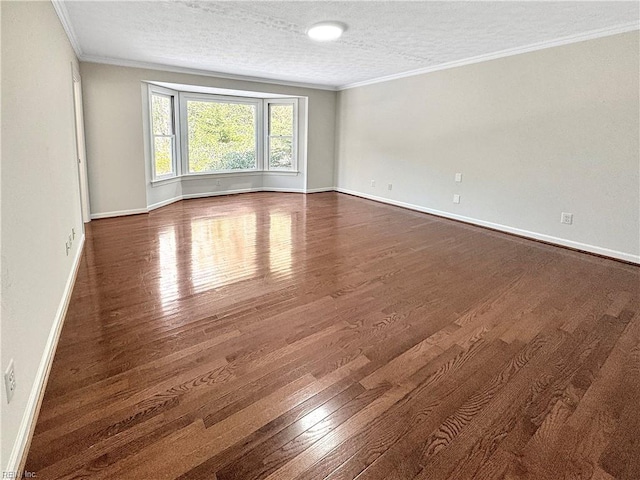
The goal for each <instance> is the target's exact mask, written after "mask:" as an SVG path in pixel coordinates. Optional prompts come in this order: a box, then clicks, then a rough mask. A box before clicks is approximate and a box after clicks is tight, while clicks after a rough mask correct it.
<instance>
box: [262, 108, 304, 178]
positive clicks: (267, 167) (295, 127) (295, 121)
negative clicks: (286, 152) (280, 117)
mask: <svg viewBox="0 0 640 480" xmlns="http://www.w3.org/2000/svg"><path fill="white" fill-rule="evenodd" d="M263 102H264V121H263V124H264V125H263V128H264V134H263V137H264V143H265V145H264V159H263V160H264V171H265V172H271V173H276V172H278V173H290V172H298V99H297V98H268V99H264V101H263ZM274 104H280V105H293V139H292V142H291V145H292V158H291V168H271V166H270V165H269V149H270V147H271V145H270V140H271V136H270V135H269V120H270V118H269V105H274Z"/></svg>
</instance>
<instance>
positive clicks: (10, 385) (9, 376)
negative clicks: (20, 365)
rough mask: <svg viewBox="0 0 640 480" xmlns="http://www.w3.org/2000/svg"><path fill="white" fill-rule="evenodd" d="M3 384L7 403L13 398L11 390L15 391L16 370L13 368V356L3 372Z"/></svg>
mask: <svg viewBox="0 0 640 480" xmlns="http://www.w3.org/2000/svg"><path fill="white" fill-rule="evenodd" d="M4 386H5V388H6V390H7V403H9V402H11V399H12V398H13V392H15V391H16V371H15V370H14V368H13V358H12V359H11V361H10V362H9V366H8V367H7V369H6V370H5V372H4Z"/></svg>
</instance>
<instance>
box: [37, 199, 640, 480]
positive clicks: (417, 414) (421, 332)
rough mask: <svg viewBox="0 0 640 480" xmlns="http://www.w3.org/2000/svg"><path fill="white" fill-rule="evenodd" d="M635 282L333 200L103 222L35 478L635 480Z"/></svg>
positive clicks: (224, 203)
mask: <svg viewBox="0 0 640 480" xmlns="http://www.w3.org/2000/svg"><path fill="white" fill-rule="evenodd" d="M639 286H640V269H639V268H638V267H636V266H632V265H627V264H623V263H620V262H616V261H613V260H608V259H603V258H598V257H594V256H590V255H586V254H582V253H578V252H573V251H569V250H566V249H562V248H558V247H553V246H549V245H544V244H540V243H536V242H533V241H529V240H525V239H520V238H517V237H513V236H509V235H505V234H501V233H497V232H492V231H488V230H484V229H481V228H478V227H474V226H469V225H465V224H461V223H457V222H453V221H449V220H445V219H440V218H437V217H433V216H429V215H425V214H422V213H417V212H412V211H409V210H404V209H401V208H397V207H392V206H388V205H383V204H379V203H375V202H371V201H368V200H363V199H359V198H356V197H352V196H348V195H343V194H338V193H319V194H313V195H299V194H282V193H276V194H271V193H256V194H244V195H240V196H229V197H217V198H209V199H198V200H188V201H182V202H179V203H176V204H173V205H170V206H168V207H165V208H162V209H159V210H156V211H154V212H151V213H150V214H149V215H138V216H132V217H123V218H114V219H105V220H98V221H94V222H92V223H91V224H90V226H89V228H88V230H87V241H86V246H85V253H84V256H83V259H82V263H81V266H80V271H79V274H78V279H77V282H76V285H75V288H74V291H73V297H72V300H71V305H70V308H69V312H68V314H67V318H66V320H65V324H64V329H63V331H62V336H61V339H60V344H59V346H58V349H57V353H56V356H55V360H54V363H53V368H52V372H51V375H50V378H49V383H48V386H47V389H46V394H45V398H44V401H43V405H42V409H41V411H40V416H39V419H38V422H37V426H36V430H35V434H34V437H33V442H32V444H31V448H30V452H29V455H28V459H27V462H26V469H27V470H29V471H33V472H36V473H37V478H40V479H58V478H64V479H72V478H91V479H96V480H97V479H111V478H118V479H154V480H155V479H165V478H167V479H173V478H181V479H209V480H232V479H233V480H240V479H243V480H244V479H269V480H275V479H331V480H338V479H353V478H357V479H358V480H367V479H388V480H392V479H429V480H438V479H543V480H544V479H554V480H555V479H585V480H587V479H592V480H602V479H612V478H616V479H620V480H632V479H633V480H638V479H640V443H639V442H640V440H639V438H640V435H639V432H640V318H639V312H640V296H639Z"/></svg>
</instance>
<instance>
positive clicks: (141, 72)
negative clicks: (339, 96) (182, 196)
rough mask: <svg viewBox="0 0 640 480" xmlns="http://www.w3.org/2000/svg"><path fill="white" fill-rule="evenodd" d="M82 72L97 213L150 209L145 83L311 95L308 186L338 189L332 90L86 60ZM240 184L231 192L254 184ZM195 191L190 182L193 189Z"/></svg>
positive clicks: (93, 203)
mask: <svg viewBox="0 0 640 480" xmlns="http://www.w3.org/2000/svg"><path fill="white" fill-rule="evenodd" d="M80 71H81V75H82V84H83V94H84V113H85V128H86V140H87V165H88V168H89V191H90V194H91V210H92V213H93V214H98V215H99V214H105V213H109V212H122V211H128V210H144V209H145V208H146V207H147V198H146V177H145V155H144V142H145V135H144V130H143V124H142V117H143V112H142V110H143V109H142V101H141V100H142V91H141V85H142V82H144V81H159V82H170V83H178V84H189V85H200V86H207V87H218V88H228V89H235V90H249V91H254V92H272V93H282V94H286V95H296V96H306V97H308V98H309V139H308V156H307V185H306V188H309V189H313V188H322V187H332V186H333V177H334V133H335V129H334V121H335V102H336V93H335V92H333V91H325V90H315V89H308V88H299V87H289V86H282V85H274V84H265V83H256V82H245V81H238V80H229V79H223V78H217V77H208V76H198V75H189V74H182V73H173V72H165V71H158V70H145V69H139V68H130V67H119V66H112V65H101V64H95V63H84V62H83V63H82V64H81V70H80ZM236 181H237V182H239V183H237V184H236V185H235V186H233V185H232V186H230V189H233V188H238V189H239V188H251V187H252V185H253V184H251V185H249V184H248V183H247V179H246V177H245V178H244V179H243V178H242V177H237V178H236ZM242 182H244V183H242ZM245 184H246V185H245ZM192 187H193V184H192V183H190V184H189V188H192ZM184 189H185V188H184V186H183V190H184ZM187 193H188V192H187ZM154 200H155V199H154ZM150 203H154V201H151V202H150Z"/></svg>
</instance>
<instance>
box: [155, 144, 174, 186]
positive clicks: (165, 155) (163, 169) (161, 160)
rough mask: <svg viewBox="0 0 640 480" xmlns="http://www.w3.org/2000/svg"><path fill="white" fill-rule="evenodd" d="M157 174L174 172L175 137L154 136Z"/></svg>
mask: <svg viewBox="0 0 640 480" xmlns="http://www.w3.org/2000/svg"><path fill="white" fill-rule="evenodd" d="M154 144H155V145H154V147H155V156H154V159H155V162H156V176H157V177H159V176H161V175H167V174H169V173H173V138H171V137H154Z"/></svg>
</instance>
